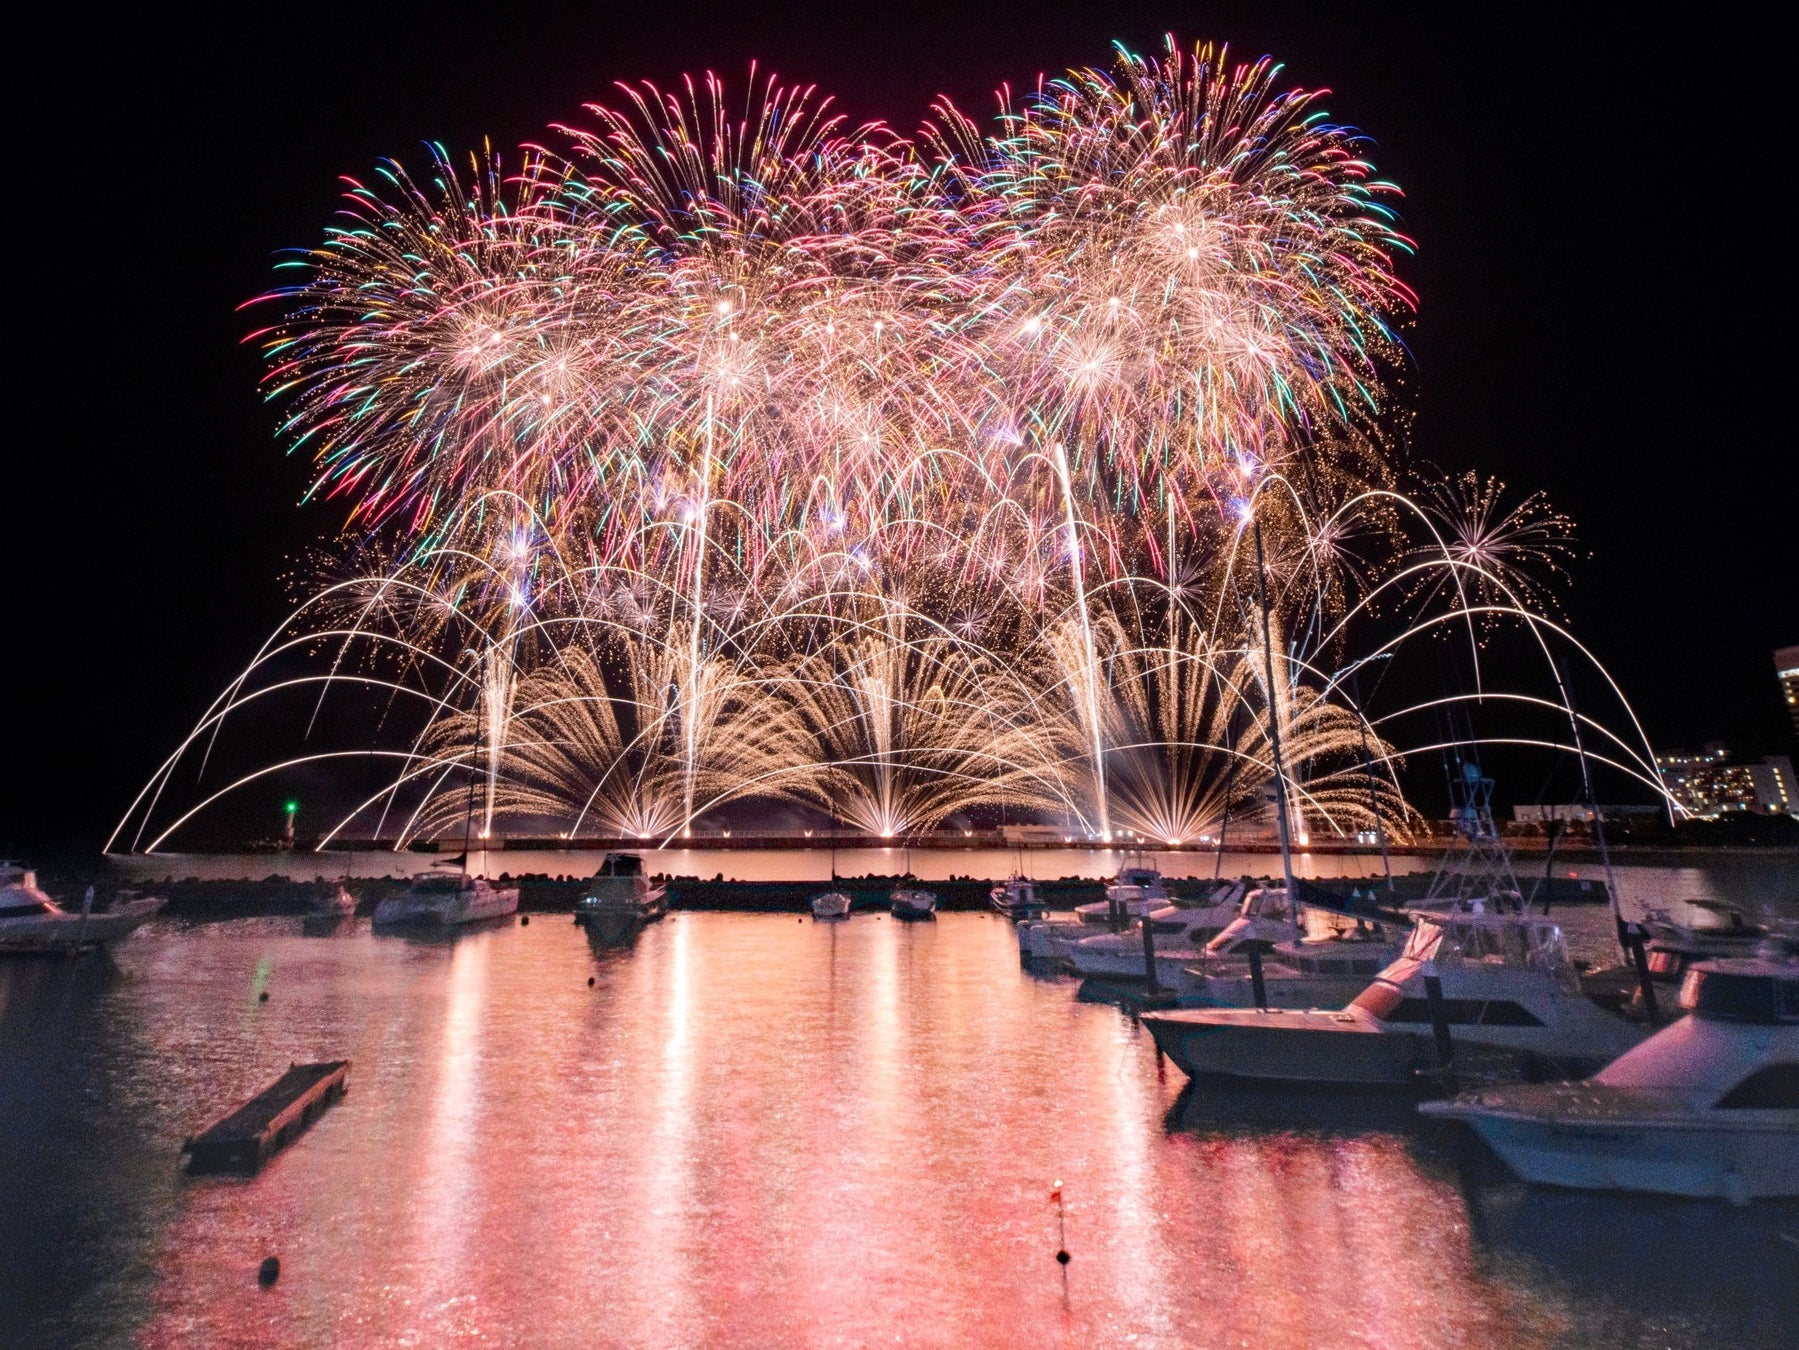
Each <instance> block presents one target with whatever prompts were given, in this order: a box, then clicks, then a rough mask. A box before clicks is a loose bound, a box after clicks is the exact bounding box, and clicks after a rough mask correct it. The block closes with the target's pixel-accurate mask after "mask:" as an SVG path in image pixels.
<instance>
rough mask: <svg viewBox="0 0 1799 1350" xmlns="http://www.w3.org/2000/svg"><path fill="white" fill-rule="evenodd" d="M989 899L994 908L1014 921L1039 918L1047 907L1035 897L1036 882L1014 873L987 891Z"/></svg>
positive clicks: (1045, 911)
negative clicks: (1001, 883)
mask: <svg viewBox="0 0 1799 1350" xmlns="http://www.w3.org/2000/svg"><path fill="white" fill-rule="evenodd" d="M989 901H990V903H991V904H992V905H993V907H994V908H995V909H996V910H998V911H999V912H1000V913H1001V914H1004V915H1005V916H1006V917H1007V918H1008V919H1011V920H1013V921H1014V922H1017V921H1020V920H1024V919H1041V918H1042V917H1043V916H1044V915H1045V914H1046V913H1048V909H1049V907H1048V906H1047V905H1045V904H1044V903H1043V901H1042V900H1040V899H1038V897H1037V883H1036V882H1034V881H1032V880H1031V879H1030V878H1029V877H1025V876H1019V875H1018V874H1016V873H1014V874H1013V875H1012V876H1010V877H1008V878H1007V879H1006V881H1005V883H1004V884H1003V885H999V886H995V887H994V888H993V890H992V891H991V892H989Z"/></svg>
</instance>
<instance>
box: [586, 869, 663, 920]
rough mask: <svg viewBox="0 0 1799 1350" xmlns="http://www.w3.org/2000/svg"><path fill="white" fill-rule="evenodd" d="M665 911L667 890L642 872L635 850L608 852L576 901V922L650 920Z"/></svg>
mask: <svg viewBox="0 0 1799 1350" xmlns="http://www.w3.org/2000/svg"><path fill="white" fill-rule="evenodd" d="M667 912H668V899H667V892H666V891H665V890H664V889H663V888H662V887H661V886H658V885H656V884H655V883H654V882H652V881H651V880H650V879H649V877H647V876H646V875H644V870H643V859H642V858H640V857H638V856H637V855H636V854H635V853H608V854H607V855H606V860H605V862H603V863H602V864H601V865H600V869H599V871H597V872H595V873H594V874H593V877H592V879H591V880H590V881H589V882H588V884H587V889H586V891H585V892H584V893H583V894H582V896H581V898H580V900H578V901H576V902H575V921H576V922H577V923H586V922H589V921H592V920H614V921H616V920H625V921H629V922H632V923H650V922H652V921H654V920H656V919H660V918H661V917H662V916H663V915H664V914H666V913H667Z"/></svg>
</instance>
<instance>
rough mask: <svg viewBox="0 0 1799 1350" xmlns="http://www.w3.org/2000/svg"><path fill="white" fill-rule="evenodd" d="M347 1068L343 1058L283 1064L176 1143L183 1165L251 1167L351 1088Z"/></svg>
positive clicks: (299, 1132)
mask: <svg viewBox="0 0 1799 1350" xmlns="http://www.w3.org/2000/svg"><path fill="white" fill-rule="evenodd" d="M349 1073H350V1061H349V1060H347V1059H333V1060H327V1061H326V1062H324V1063H322V1064H290V1065H288V1066H287V1072H286V1073H284V1074H282V1075H281V1077H279V1078H277V1079H276V1080H275V1081H274V1082H272V1083H270V1084H269V1085H268V1086H267V1087H265V1088H264V1089H263V1090H262V1091H261V1092H259V1093H257V1094H256V1095H255V1096H254V1097H252V1098H250V1100H249V1101H247V1102H245V1103H244V1104H243V1105H242V1106H240V1107H238V1108H237V1110H235V1111H233V1112H232V1113H231V1114H230V1115H228V1116H226V1117H225V1118H224V1119H223V1120H220V1121H218V1122H216V1123H215V1124H214V1125H212V1126H211V1127H210V1128H209V1129H207V1130H206V1131H205V1132H204V1133H202V1134H197V1135H194V1136H193V1137H192V1138H190V1139H189V1140H188V1141H187V1142H186V1143H184V1144H183V1145H182V1146H181V1151H182V1152H183V1153H185V1154H187V1155H188V1162H187V1170H188V1171H189V1172H190V1173H204V1172H255V1171H256V1170H257V1169H258V1168H260V1167H261V1166H262V1165H263V1164H264V1163H265V1162H267V1161H268V1160H269V1159H270V1158H272V1157H273V1156H274V1155H275V1154H276V1153H278V1152H280V1151H281V1150H282V1149H283V1148H285V1147H286V1146H287V1145H289V1144H291V1143H292V1142H293V1141H294V1140H296V1139H298V1138H299V1137H300V1136H301V1135H302V1134H304V1133H305V1132H306V1131H307V1129H308V1128H309V1127H310V1126H311V1125H312V1122H313V1121H315V1120H317V1119H318V1118H319V1117H320V1116H321V1115H323V1114H324V1111H325V1108H326V1107H328V1106H330V1105H331V1103H333V1102H335V1101H336V1100H337V1099H338V1098H340V1097H342V1096H343V1095H344V1093H346V1092H348V1091H349V1090H350V1085H349V1081H348V1078H349Z"/></svg>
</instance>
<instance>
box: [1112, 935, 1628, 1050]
mask: <svg viewBox="0 0 1799 1350" xmlns="http://www.w3.org/2000/svg"><path fill="white" fill-rule="evenodd" d="M1433 983H1434V984H1435V986H1436V987H1435V989H1434V990H1433V988H1432V985H1433ZM1433 1004H1435V1005H1436V1006H1437V1008H1438V1010H1439V1013H1440V1019H1438V1018H1433V1014H1432V1005H1433ZM1143 1022H1144V1025H1145V1026H1147V1027H1149V1028H1150V1031H1151V1033H1152V1034H1153V1035H1154V1036H1155V1040H1156V1045H1157V1046H1158V1047H1159V1048H1160V1049H1161V1051H1162V1052H1163V1053H1164V1054H1166V1055H1167V1056H1168V1057H1169V1058H1170V1059H1172V1060H1173V1061H1174V1062H1175V1063H1176V1064H1177V1065H1179V1066H1180V1068H1181V1069H1182V1070H1183V1071H1184V1072H1185V1073H1186V1074H1187V1075H1188V1076H1189V1077H1195V1078H1197V1077H1200V1076H1203V1075H1208V1074H1221V1075H1225V1076H1228V1077H1235V1078H1247V1079H1261V1080H1268V1081H1278V1082H1295V1083H1338V1084H1352V1083H1353V1084H1402V1083H1407V1082H1410V1081H1412V1080H1413V1078H1414V1077H1415V1076H1416V1075H1417V1074H1419V1073H1421V1072H1425V1071H1432V1070H1443V1069H1446V1068H1448V1067H1449V1066H1448V1065H1446V1064H1443V1063H1441V1062H1440V1060H1439V1057H1438V1055H1437V1053H1436V1046H1435V1037H1436V1034H1437V1032H1438V1030H1439V1027H1440V1029H1441V1030H1442V1032H1443V1033H1444V1034H1445V1035H1447V1037H1448V1039H1449V1044H1450V1048H1451V1051H1452V1053H1453V1055H1454V1056H1455V1058H1456V1061H1457V1063H1458V1065H1460V1064H1462V1063H1463V1061H1464V1060H1468V1061H1479V1062H1480V1064H1481V1066H1482V1069H1483V1071H1484V1072H1487V1073H1492V1074H1495V1075H1506V1074H1512V1075H1522V1074H1525V1073H1529V1072H1532V1071H1541V1070H1544V1069H1549V1070H1555V1069H1558V1068H1559V1069H1561V1070H1562V1071H1563V1072H1573V1073H1579V1072H1586V1071H1589V1070H1590V1069H1591V1068H1594V1067H1597V1066H1598V1065H1601V1064H1605V1063H1608V1062H1609V1061H1611V1060H1612V1059H1614V1058H1616V1057H1617V1056H1618V1055H1620V1054H1622V1053H1623V1052H1624V1051H1625V1050H1628V1049H1630V1048H1631V1047H1632V1046H1633V1045H1635V1044H1636V1043H1637V1042H1638V1041H1640V1040H1642V1039H1643V1038H1644V1036H1645V1035H1647V1034H1648V1029H1647V1028H1646V1027H1644V1026H1642V1025H1640V1024H1636V1023H1632V1022H1630V1021H1627V1020H1626V1019H1624V1018H1623V1017H1620V1016H1618V1015H1616V1014H1614V1013H1608V1012H1606V1011H1605V1010H1603V1009H1601V1008H1600V1007H1599V1005H1598V1004H1596V1003H1594V1002H1593V1001H1592V1000H1590V999H1588V998H1586V997H1585V996H1584V995H1583V994H1582V993H1581V991H1580V983H1579V979H1578V975H1577V972H1576V970H1575V967H1574V963H1573V961H1572V959H1571V958H1570V957H1569V955H1568V948H1567V943H1566V941H1565V940H1564V939H1563V937H1562V931H1561V929H1560V927H1558V926H1557V925H1556V924H1555V923H1553V922H1552V921H1550V920H1548V919H1545V918H1543V917H1541V916H1538V915H1522V914H1492V913H1488V912H1486V911H1485V910H1484V909H1482V908H1478V907H1477V908H1473V909H1469V910H1462V911H1455V912H1450V913H1420V914H1418V915H1416V921H1415V925H1414V927H1413V929H1412V932H1411V934H1410V936H1409V937H1408V938H1407V940H1406V945H1405V949H1404V951H1403V952H1402V954H1401V955H1400V957H1399V959H1398V960H1396V961H1394V962H1393V963H1392V964H1391V965H1389V966H1388V967H1387V968H1386V969H1384V970H1383V971H1381V972H1380V974H1379V975H1377V976H1376V977H1375V979H1374V981H1373V982H1372V983H1371V984H1369V985H1368V986H1367V987H1366V988H1365V989H1363V990H1362V992H1361V993H1360V994H1358V995H1357V996H1356V997H1355V998H1354V999H1353V1000H1352V1001H1351V1002H1350V1003H1349V1004H1348V1006H1347V1007H1344V1008H1342V1009H1340V1010H1336V1011H1327V1010H1322V1009H1308V1010H1305V1011H1299V1010H1293V1009H1287V1008H1279V1007H1269V1008H1248V1009H1237V1008H1177V1009H1173V1010H1170V1011H1167V1012H1156V1013H1146V1014H1144V1017H1143Z"/></svg>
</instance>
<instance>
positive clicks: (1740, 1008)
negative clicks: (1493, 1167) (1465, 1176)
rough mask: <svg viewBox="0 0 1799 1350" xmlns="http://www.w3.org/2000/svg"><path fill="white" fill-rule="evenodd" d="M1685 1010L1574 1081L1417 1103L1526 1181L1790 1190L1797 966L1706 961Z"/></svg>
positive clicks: (1794, 1148) (1796, 1107) (1740, 1196)
mask: <svg viewBox="0 0 1799 1350" xmlns="http://www.w3.org/2000/svg"><path fill="white" fill-rule="evenodd" d="M1680 1006H1681V1007H1682V1008H1684V1009H1686V1010H1687V1016H1685V1017H1683V1018H1681V1019H1680V1020H1679V1021H1677V1022H1675V1023H1673V1024H1672V1025H1670V1026H1667V1027H1664V1028H1663V1029H1662V1030H1660V1031H1659V1032H1657V1033H1656V1034H1655V1035H1654V1036H1652V1037H1650V1038H1649V1039H1648V1040H1646V1041H1644V1042H1643V1043H1642V1044H1641V1045H1639V1046H1637V1047H1636V1048H1634V1049H1632V1050H1629V1051H1626V1052H1625V1053H1624V1054H1623V1055H1621V1056H1619V1057H1618V1058H1617V1059H1616V1060H1614V1061H1612V1063H1610V1064H1608V1065H1607V1066H1606V1067H1605V1068H1603V1069H1601V1070H1600V1071H1599V1072H1598V1073H1596V1074H1594V1075H1593V1077H1592V1078H1590V1079H1587V1080H1585V1081H1584V1082H1577V1083H1556V1084H1518V1085H1514V1086H1508V1087H1498V1088H1490V1089H1485V1090H1482V1091H1479V1092H1470V1093H1465V1094H1463V1095H1462V1096H1460V1097H1457V1098H1455V1099H1454V1100H1453V1101H1446V1102H1425V1103H1423V1104H1422V1105H1421V1106H1420V1107H1419V1109H1420V1110H1421V1111H1423V1112H1424V1113H1425V1114H1426V1115H1430V1116H1435V1117H1437V1118H1438V1119H1442V1120H1461V1121H1465V1122H1467V1123H1468V1124H1469V1125H1470V1126H1472V1127H1473V1128H1474V1129H1475V1131H1476V1132H1477V1133H1479V1135H1480V1136H1481V1138H1483V1139H1485V1140H1486V1141H1487V1143H1488V1144H1490V1145H1491V1146H1492V1148H1493V1151H1494V1152H1496V1153H1497V1154H1498V1155H1499V1156H1500V1157H1501V1158H1502V1159H1503V1160H1504V1161H1505V1164H1506V1166H1508V1167H1510V1168H1511V1169H1512V1171H1514V1172H1515V1173H1517V1174H1518V1175H1519V1176H1520V1177H1522V1178H1523V1179H1524V1180H1526V1181H1530V1182H1535V1183H1538V1184H1540V1185H1546V1186H1566V1187H1571V1188H1574V1189H1576V1190H1606V1191H1649V1192H1655V1193H1658V1194H1662V1195H1682V1196H1691V1197H1699V1198H1704V1197H1721V1198H1723V1199H1727V1200H1730V1201H1733V1202H1735V1203H1738V1204H1741V1203H1745V1202H1747V1201H1749V1200H1757V1199H1763V1198H1768V1197H1775V1196H1799V962H1795V961H1793V960H1791V959H1786V960H1769V959H1765V958H1762V959H1754V958H1752V959H1747V960H1743V959H1734V960H1733V959H1723V960H1713V961H1702V962H1699V963H1698V964H1696V965H1694V966H1693V967H1692V968H1691V969H1690V970H1688V972H1687V974H1686V978H1685V980H1684V981H1683V983H1682V985H1681V992H1680Z"/></svg>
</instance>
